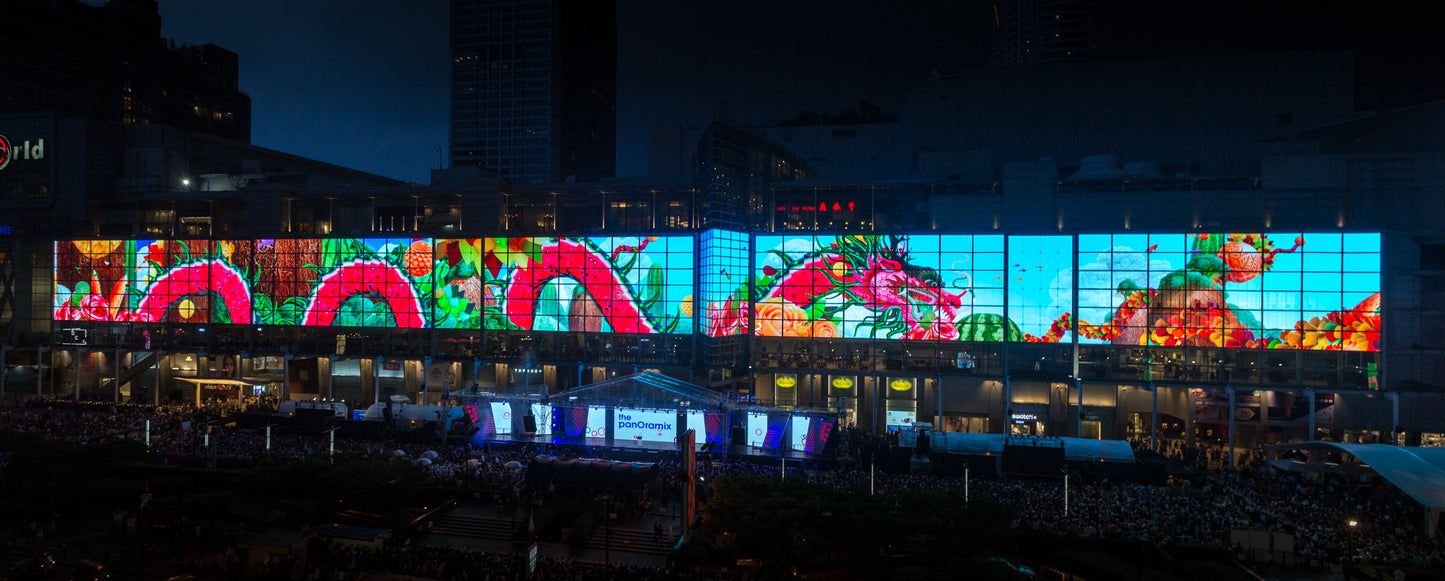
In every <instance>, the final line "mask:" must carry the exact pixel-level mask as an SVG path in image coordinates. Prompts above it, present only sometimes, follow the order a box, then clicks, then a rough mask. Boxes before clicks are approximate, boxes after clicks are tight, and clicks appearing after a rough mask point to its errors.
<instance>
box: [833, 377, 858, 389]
mask: <svg viewBox="0 0 1445 581" xmlns="http://www.w3.org/2000/svg"><path fill="white" fill-rule="evenodd" d="M831 383H832V384H833V387H836V388H838V389H852V388H853V378H851V377H847V376H843V377H838V376H834V377H833V381H832V382H831Z"/></svg>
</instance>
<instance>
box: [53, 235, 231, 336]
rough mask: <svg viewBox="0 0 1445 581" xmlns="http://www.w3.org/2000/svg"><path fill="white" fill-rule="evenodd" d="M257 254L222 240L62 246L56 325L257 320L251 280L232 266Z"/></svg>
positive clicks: (57, 258) (58, 253)
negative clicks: (97, 322) (241, 258)
mask: <svg viewBox="0 0 1445 581" xmlns="http://www.w3.org/2000/svg"><path fill="white" fill-rule="evenodd" d="M248 252H249V247H248V246H245V247H242V246H241V245H238V244H236V243H233V242H226V241H215V240H79V241H63V242H56V243H55V272H54V275H55V279H54V280H55V288H54V295H53V297H54V305H53V306H54V311H53V313H54V314H53V316H54V318H55V320H60V321H121V322H140V323H162V322H164V323H222V324H224V323H237V324H250V323H252V322H253V318H254V317H253V314H252V308H251V294H250V286H251V285H250V283H249V282H248V281H247V280H246V278H245V275H244V273H243V272H241V271H240V270H239V269H237V268H236V267H234V266H232V264H231V261H232V259H233V258H237V257H239V256H237V255H238V254H245V253H248Z"/></svg>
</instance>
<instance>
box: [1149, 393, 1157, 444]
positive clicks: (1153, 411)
mask: <svg viewBox="0 0 1445 581" xmlns="http://www.w3.org/2000/svg"><path fill="white" fill-rule="evenodd" d="M1149 395H1150V396H1152V398H1151V399H1152V400H1153V402H1152V404H1151V407H1150V408H1149V446H1150V448H1152V449H1153V450H1154V452H1155V453H1158V452H1159V386H1157V385H1154V382H1152V381H1151V382H1149Z"/></svg>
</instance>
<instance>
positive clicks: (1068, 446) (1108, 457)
mask: <svg viewBox="0 0 1445 581" xmlns="http://www.w3.org/2000/svg"><path fill="white" fill-rule="evenodd" d="M928 436H929V445H931V446H932V447H933V450H934V451H935V452H946V453H949V454H967V455H973V456H983V455H985V454H1002V453H1003V447H1004V443H1005V442H1006V441H1007V438H1006V437H1005V436H1004V435H1003V434H967V433H962V432H935V431H931V430H930V431H929V432H928ZM917 439H918V434H917V430H904V431H903V433H902V434H900V437H899V444H900V445H902V446H903V447H905V448H912V447H914V446H915V445H916V442H917ZM1013 440H1014V441H1013V442H1011V443H1012V444H1014V445H1020V446H1028V445H1030V444H1036V445H1040V446H1059V445H1061V444H1062V445H1063V447H1064V459H1065V460H1067V461H1069V462H1126V463H1133V462H1134V461H1135V458H1134V448H1132V447H1131V446H1129V442H1126V441H1124V440H1094V439H1090V438H1033V437H1023V438H1017V437H1016V438H1014V439H1013Z"/></svg>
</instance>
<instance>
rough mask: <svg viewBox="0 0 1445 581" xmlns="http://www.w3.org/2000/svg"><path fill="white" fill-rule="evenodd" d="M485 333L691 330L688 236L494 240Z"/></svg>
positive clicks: (690, 244) (691, 269)
mask: <svg viewBox="0 0 1445 581" xmlns="http://www.w3.org/2000/svg"><path fill="white" fill-rule="evenodd" d="M484 259H485V260H486V261H487V264H488V268H487V269H486V271H485V273H484V275H483V276H484V281H483V282H484V285H485V286H486V287H487V288H488V289H489V290H490V292H491V293H492V295H493V296H495V297H496V298H497V304H496V306H495V307H490V306H489V307H488V316H487V317H486V318H485V320H484V326H485V327H486V328H487V329H489V330H508V329H512V330H531V331H587V332H600V333H644V334H650V333H669V334H690V333H692V332H693V274H694V266H695V262H694V260H695V254H694V250H693V239H692V237H690V236H614V237H583V238H544V237H535V238H496V239H493V240H492V241H491V242H490V243H489V245H488V250H487V252H486V256H485V257H484Z"/></svg>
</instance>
